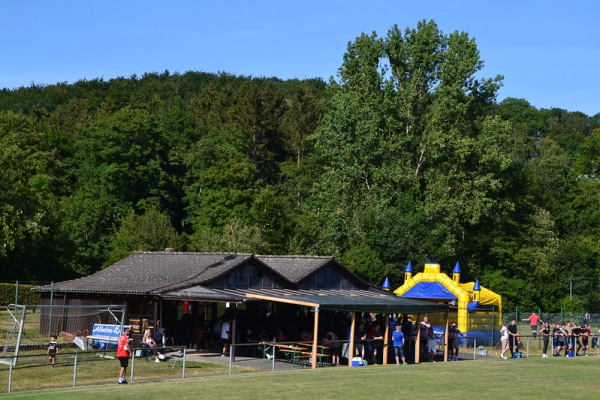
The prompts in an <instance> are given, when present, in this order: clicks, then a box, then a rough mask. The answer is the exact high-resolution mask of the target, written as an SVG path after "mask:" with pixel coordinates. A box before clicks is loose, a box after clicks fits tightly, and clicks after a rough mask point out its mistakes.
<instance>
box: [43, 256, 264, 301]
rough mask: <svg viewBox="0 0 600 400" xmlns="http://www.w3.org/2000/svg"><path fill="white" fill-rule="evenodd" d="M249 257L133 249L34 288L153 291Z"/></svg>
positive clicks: (204, 278) (211, 274)
mask: <svg viewBox="0 0 600 400" xmlns="http://www.w3.org/2000/svg"><path fill="white" fill-rule="evenodd" d="M251 258H252V256H251V255H250V254H218V253H183V252H164V251H161V252H136V253H134V254H132V255H130V256H129V257H126V258H124V259H122V260H121V261H118V262H117V263H115V264H113V265H111V266H109V267H107V268H105V269H103V270H101V271H99V272H96V273H95V274H92V275H89V276H86V277H83V278H79V279H74V280H71V281H64V282H59V283H55V284H53V285H52V286H51V285H46V286H42V287H40V288H38V289H37V291H40V292H48V291H50V290H54V291H56V292H79V293H81V292H90V293H123V294H156V293H161V292H163V291H166V290H173V289H178V288H183V287H189V286H192V285H197V284H202V283H204V282H208V281H210V280H213V279H215V278H218V277H219V276H221V275H223V274H226V273H227V272H229V271H231V270H233V269H235V268H236V267H238V266H239V265H241V264H243V263H245V262H247V261H248V260H250V259H251Z"/></svg>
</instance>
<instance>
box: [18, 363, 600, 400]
mask: <svg viewBox="0 0 600 400" xmlns="http://www.w3.org/2000/svg"><path fill="white" fill-rule="evenodd" d="M111 369H112V370H113V372H114V368H111ZM71 373H72V371H70V370H66V371H65V374H71ZM599 374H600V357H597V356H595V357H579V358H570V359H567V358H560V359H552V358H550V359H542V358H532V359H518V360H510V359H509V360H505V361H504V360H500V359H489V360H481V361H460V362H452V363H441V362H438V363H424V364H419V365H407V366H402V365H400V366H397V365H388V366H382V365H375V366H368V367H362V368H348V367H336V368H319V369H317V370H310V369H305V370H294V371H282V372H274V373H273V372H261V373H246V374H236V375H234V376H228V375H210V376H203V377H196V378H190V379H185V380H180V379H178V380H168V381H154V382H142V383H131V384H129V385H117V384H116V383H111V384H103V385H93V386H86V387H78V388H63V389H55V390H44V391H33V392H19V393H13V394H12V396H11V398H15V399H21V398H26V399H54V398H60V399H61V400H68V399H81V398H96V397H97V396H100V397H101V398H102V399H103V400H106V399H123V398H133V399H137V398H143V399H165V398H177V399H192V398H193V399H245V400H246V399H247V400H253V399H257V400H266V399H269V400H270V399H291V400H293V399H303V400H306V399H333V400H335V399H340V400H342V399H343V400H347V399H398V398H405V397H413V398H414V397H425V398H427V399H450V398H451V399H470V398H477V399H478V400H479V399H496V400H497V399H501V398H511V399H514V398H517V399H519V398H523V399H547V398H550V397H556V396H560V397H563V398H564V397H565V396H567V397H576V398H578V399H597V398H600V385H597V384H596V379H597V376H598V375H599Z"/></svg>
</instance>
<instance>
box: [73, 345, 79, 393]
mask: <svg viewBox="0 0 600 400" xmlns="http://www.w3.org/2000/svg"><path fill="white" fill-rule="evenodd" d="M77 356H78V353H75V360H74V361H73V387H75V385H76V382H77Z"/></svg>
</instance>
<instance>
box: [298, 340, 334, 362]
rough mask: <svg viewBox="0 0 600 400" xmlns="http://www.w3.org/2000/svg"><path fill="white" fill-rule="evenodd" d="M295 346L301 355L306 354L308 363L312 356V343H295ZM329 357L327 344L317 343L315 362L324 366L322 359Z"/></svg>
mask: <svg viewBox="0 0 600 400" xmlns="http://www.w3.org/2000/svg"><path fill="white" fill-rule="evenodd" d="M296 347H297V348H298V350H299V351H300V353H301V354H303V355H308V361H309V363H310V359H311V358H312V349H313V344H312V343H298V344H297V345H296ZM330 357H331V354H328V353H327V346H321V345H317V364H318V365H319V366H321V367H322V366H324V361H323V360H324V359H325V360H326V359H328V358H330Z"/></svg>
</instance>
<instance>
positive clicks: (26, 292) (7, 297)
mask: <svg viewBox="0 0 600 400" xmlns="http://www.w3.org/2000/svg"><path fill="white" fill-rule="evenodd" d="M38 286H39V285H24V284H19V304H40V295H39V293H34V292H32V291H31V289H32V288H35V287H38ZM15 287H16V284H14V283H0V304H1V305H4V306H7V305H9V304H14V302H15Z"/></svg>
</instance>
